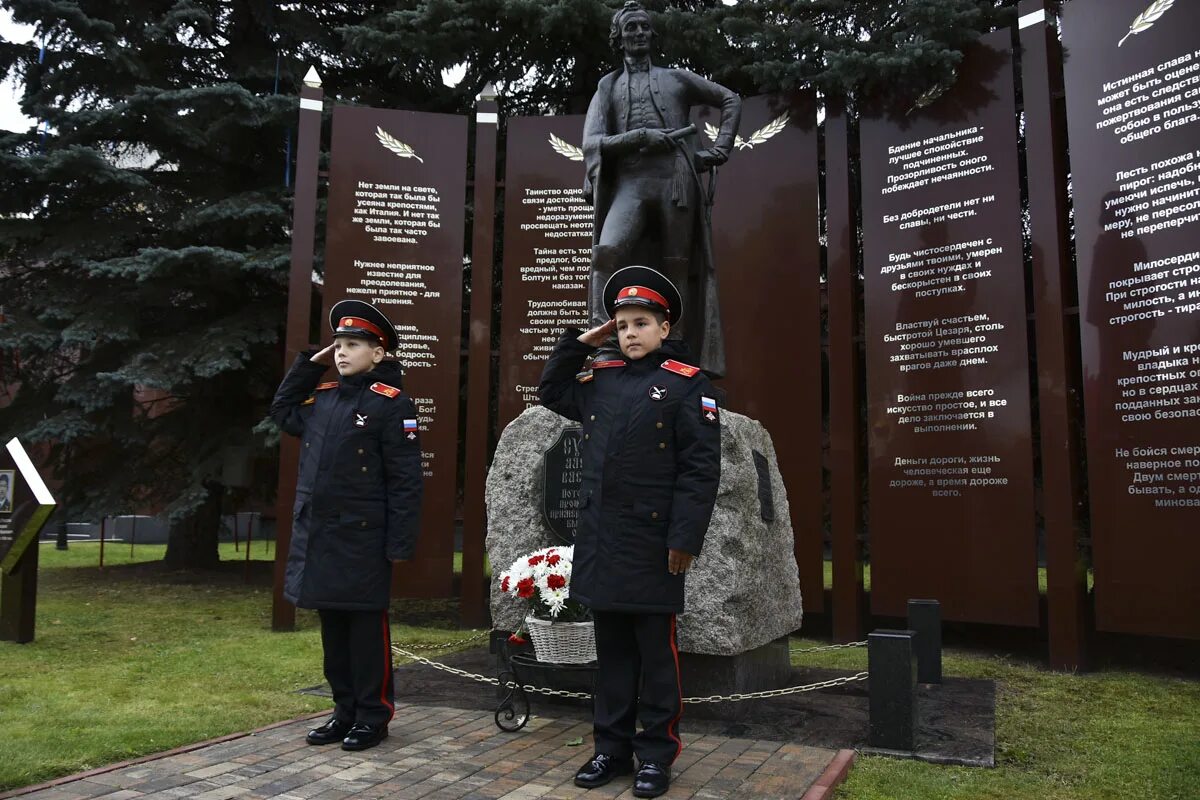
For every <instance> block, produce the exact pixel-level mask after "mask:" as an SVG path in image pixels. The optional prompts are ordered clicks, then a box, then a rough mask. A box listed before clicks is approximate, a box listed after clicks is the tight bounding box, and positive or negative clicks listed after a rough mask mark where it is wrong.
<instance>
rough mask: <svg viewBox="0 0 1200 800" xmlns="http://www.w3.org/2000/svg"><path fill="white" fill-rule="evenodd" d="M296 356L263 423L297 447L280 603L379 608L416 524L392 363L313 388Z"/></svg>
mask: <svg viewBox="0 0 1200 800" xmlns="http://www.w3.org/2000/svg"><path fill="white" fill-rule="evenodd" d="M314 353H315V351H310V352H307V353H301V354H300V356H299V357H298V358H297V359H296V363H295V364H293V365H292V368H291V369H290V370H289V371H288V374H287V376H286V377H285V378H284V379H283V383H282V384H280V386H279V391H278V392H276V393H275V399H274V400H273V401H272V402H271V412H270V413H271V418H272V419H274V420H275V422H276V423H278V425H279V427H280V428H282V429H283V430H285V431H287V432H288V433H290V434H293V435H294V436H299V437H300V439H301V442H302V444H301V449H300V477H299V479H298V480H297V482H296V505H295V509H294V511H293V521H292V542H291V549H290V551H289V553H288V560H287V569H286V571H285V574H284V591H283V596H284V597H286V598H287V599H288V600H289V601H290V602H292V603H294V604H295V605H297V606H299V607H300V608H318V609H347V610H364V611H369V610H376V609H385V608H387V606H388V600H389V597H390V594H391V579H392V565H391V561H394V560H401V559H406V558H409V557H410V556H411V555H412V552H413V548H414V547H415V546H416V541H417V531H418V526H419V523H420V516H421V488H422V486H421V484H422V478H421V440H420V437H419V436H418V435H417V432H416V427H417V412H416V407H415V406H414V405H413V402H412V399H411V398H409V396H408V395H406V394H404V393H403V392H402V391H400V377H401V370H400V366H399V365H398V364H395V363H392V362H384V363H382V364H379V365H377V366H376V367H375V369H373V370H370V371H369V372H365V373H361V374H359V375H352V376H349V377H343V378H340V379H339V380H337V381H330V382H328V383H322V384H320V386H319V387H318V382H319V381H320V380H321V376H322V375H323V374H324V372H325V369H326V368H325V367H324V366H322V365H320V364H313V363H312V362H311V361H310V360H309V359H310V358H311V357H312V355H313V354H314Z"/></svg>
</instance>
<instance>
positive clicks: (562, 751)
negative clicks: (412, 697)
mask: <svg viewBox="0 0 1200 800" xmlns="http://www.w3.org/2000/svg"><path fill="white" fill-rule="evenodd" d="M312 725H313V723H312V722H311V721H307V720H296V721H293V722H289V723H285V724H282V725H279V726H276V727H272V728H268V729H265V730H262V731H257V732H255V733H252V734H249V735H246V736H241V737H236V738H231V739H228V740H224V741H217V742H214V743H212V744H207V745H203V746H200V747H197V748H195V749H186V748H185V750H186V752H175V753H168V754H164V755H163V756H162V757H158V758H152V759H149V760H142V761H140V762H137V763H131V764H127V765H118V766H117V767H116V768H114V769H109V770H107V771H105V770H96V771H93V772H90V773H84V774H83V775H80V776H73V777H71V778H66V779H61V780H60V781H55V782H53V784H52V785H48V786H45V787H42V788H37V787H31V788H30V789H26V790H17V791H16V792H13V793H10V794H8V795H0V797H20V798H21V800H79V799H80V798H104V800H127V798H190V800H229V799H230V798H239V800H256V799H258V798H262V799H264V800H265V799H266V798H271V799H272V800H336V799H338V798H349V797H353V798H361V799H362V800H372V799H378V798H397V799H398V800H410V799H411V800H416V798H428V799H429V800H477V799H478V800H483V798H491V799H493V800H498V799H501V798H507V799H508V800H532V799H533V798H581V797H585V796H586V798H587V799H588V800H599V798H617V797H619V798H627V797H632V796H633V794H632V792H631V791H630V785H631V783H630V780H631V779H628V778H623V779H619V780H618V781H614V782H613V783H611V784H609V785H608V786H605V787H602V788H599V789H593V790H591V791H585V790H583V789H580V788H578V787H576V786H575V785H574V784H573V783H572V777H573V776H574V774H575V770H576V769H577V768H578V766H579V765H580V764H582V763H583V761H584V760H585V759H586V758H587V757H588V756H590V755H591V725H590V723H587V722H582V721H580V720H577V719H556V718H554V717H549V716H542V715H535V716H534V717H533V718H532V719H531V720H530V722H529V724H528V725H527V726H526V727H525V728H524V729H523V730H521V731H520V732H518V733H505V732H503V731H500V730H499V729H497V728H496V726H495V723H494V722H493V719H492V714H491V713H489V712H484V711H479V710H464V709H458V708H446V707H437V706H432V707H431V706H413V705H405V706H401V707H399V708H397V710H396V718H395V719H394V720H393V721H392V725H391V736H390V737H389V738H388V739H387V740H385V741H384V742H383V743H382V744H380V745H379V746H377V747H375V748H373V749H370V750H366V751H363V752H361V753H347V752H344V751H343V750H341V749H340V748H338V747H336V746H329V747H310V746H308V745H306V744H305V743H304V734H305V732H306V731H307V730H308V729H309V728H310V727H312ZM683 733H684V737H683V738H684V750H683V753H682V754H681V755H680V757H679V760H678V761H676V763H675V767H674V775H675V778H674V781H673V783H672V786H671V791H670V792H669V793H668V794H667V795H665V796H666V797H667V798H670V799H671V800H684V799H685V798H704V800H719V799H720V798H749V799H750V800H754V799H756V798H762V799H763V800H767V798H800V797H803V796H804V795H805V792H806V791H808V790H809V788H810V787H813V789H812V792H811V793H810V794H809V797H828V794H827V789H826V788H825V786H826V785H827V783H828V781H829V778H828V777H826V778H825V779H822V780H820V781H818V779H819V778H820V777H821V775H822V772H823V771H825V770H826V768H827V767H828V766H829V765H830V762H831V761H833V760H834V758H835V756H837V755H838V753H837V751H834V750H826V749H823V748H816V747H807V746H805V745H799V744H794V743H787V742H775V741H763V740H752V739H738V738H731V737H726V736H717V735H711V734H694V735H691V736H689V735H688V733H687V730H686V727H685V729H684V731H683ZM581 737H582V739H583V743H582V744H577V745H574V746H572V745H571V744H570V742H572V741H575V740H578V739H579V738H581ZM847 756H848V753H843V754H842V755H841V757H840V758H839V759H838V762H839V763H841V764H844V763H845V761H846V758H847ZM814 784H816V785H815V786H814Z"/></svg>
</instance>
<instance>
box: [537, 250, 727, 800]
mask: <svg viewBox="0 0 1200 800" xmlns="http://www.w3.org/2000/svg"><path fill="white" fill-rule="evenodd" d="M604 305H605V308H606V309H607V310H608V313H609V316H611V317H612V319H611V320H609V321H608V322H607V323H605V324H604V325H601V326H599V327H596V328H593V329H592V330H590V331H588V332H586V333H582V334H581V333H580V332H579V331H578V330H569V331H567V332H566V333H565V334H564V335H563V337H562V338H561V339H560V340H559V342H558V344H557V345H556V346H555V348H554V352H553V353H552V354H551V355H550V360H549V362H548V363H547V364H546V369H545V371H544V372H543V373H542V382H541V387H540V391H541V400H542V404H543V405H545V406H546V407H547V408H549V409H551V410H553V411H557V412H558V413H559V414H562V415H563V416H565V417H568V418H570V419H573V420H577V421H579V422H581V423H583V480H582V483H581V485H580V490H579V527H578V528H577V532H576V535H575V558H574V566H573V570H572V575H571V597H572V598H574V599H576V600H579V601H580V602H582V603H584V604H585V605H587V606H589V607H590V608H591V609H592V612H593V614H594V616H595V626H596V655H597V659H598V662H599V663H598V666H599V669H598V671H597V678H596V692H595V720H594V734H595V736H594V738H595V754H594V755H593V756H592V758H591V759H589V760H588V762H587V763H586V764H585V765H584V766H583V767H582V768H580V770H579V771H578V772H577V773H576V775H575V784H576V785H577V786H583V787H586V788H593V787H596V786H603V785H604V784H606V783H608V782H609V781H611V780H612V779H613V778H614V777H616V776H618V775H627V774H629V773H630V772H632V771H633V761H632V757H633V756H634V755H636V756H637V759H638V764H639V768H638V771H637V775H636V776H635V778H634V784H633V794H634V795H635V796H637V797H657V796H658V795H660V794H662V793H664V792H666V791H667V789H668V788H669V786H670V783H671V763H672V762H673V761H674V760H675V758H676V757H677V756H678V755H679V751H680V749H681V747H682V745H681V743H680V740H679V731H678V724H679V717H680V714H681V713H682V710H683V706H682V697H681V692H680V687H679V653H678V650H677V649H676V644H675V615H676V614H677V613H678V612H680V611H682V610H683V589H684V574H685V573H686V572H687V570H688V567H689V566H690V565H691V563H692V559H693V558H694V557H695V556H697V555H699V553H700V547H701V545H702V544H703V542H704V534H705V532H706V531H707V530H708V523H709V519H710V518H711V516H712V510H713V504H714V503H715V501H716V496H717V484H718V483H719V482H720V477H721V425H720V418H719V413H720V412H719V411H718V409H717V404H716V402H715V401H714V398H715V396H716V395H715V393H714V391H713V388H712V384H710V383H709V380H708V378H707V377H706V376H705V375H704V373H702V372H701V371H700V370H699V369H698V368H697V367H694V366H691V365H690V364H687V363H686V362H685V361H683V360H676V358H677V357H678V358H679V359H684V358H686V357H687V356H686V346H685V345H684V344H683V343H682V342H681V341H679V340H677V339H667V334H668V332H669V331H670V329H671V325H672V324H675V323H677V322H678V321H679V319H680V317H681V316H682V315H683V309H682V308H681V303H680V297H679V292H678V291H677V290H676V289H675V286H674V285H672V283H671V282H670V281H669V280H667V278H666V277H664V276H663V275H661V274H660V273H658V272H656V271H655V270H652V269H649V268H647V267H626V268H625V269H622V270H618V271H617V272H615V273H613V276H612V277H611V278H610V279H609V281H608V283H607V285H606V286H605V289H604ZM614 331H615V332H616V335H617V340H618V343H619V344H620V347H621V355H622V357H621V358H608V357H606V356H601V358H603V360H598V361H593V362H592V364H591V369H590V371H586V372H581V370H582V369H583V367H584V361H585V359H586V358H587V357H588V355H589V354H591V353H592V352H593V351H594V350H595V349H596V348H598V347H600V346H602V345H603V344H604V343H605V342H606V341H607V340H608V338H609V337H610V336H611V335H612V334H613V332H614ZM635 717H636V718H637V719H640V721H641V724H642V730H641V732H640V733H637V732H636V731H635Z"/></svg>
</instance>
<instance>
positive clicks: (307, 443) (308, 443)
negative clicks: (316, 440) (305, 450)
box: [304, 442, 312, 447]
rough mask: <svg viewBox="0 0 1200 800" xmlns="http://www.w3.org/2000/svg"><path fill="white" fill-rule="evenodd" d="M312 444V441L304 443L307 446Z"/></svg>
mask: <svg viewBox="0 0 1200 800" xmlns="http://www.w3.org/2000/svg"><path fill="white" fill-rule="evenodd" d="M310 444H312V442H305V443H304V446H305V447H308V446H309V445H310Z"/></svg>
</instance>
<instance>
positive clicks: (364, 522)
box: [362, 519, 367, 528]
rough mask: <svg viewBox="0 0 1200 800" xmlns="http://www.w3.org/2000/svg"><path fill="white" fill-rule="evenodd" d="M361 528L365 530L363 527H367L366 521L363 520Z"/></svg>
mask: <svg viewBox="0 0 1200 800" xmlns="http://www.w3.org/2000/svg"><path fill="white" fill-rule="evenodd" d="M362 526H363V527H364V528H365V527H367V521H366V520H365V519H364V520H363V521H362Z"/></svg>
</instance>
